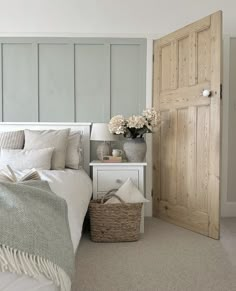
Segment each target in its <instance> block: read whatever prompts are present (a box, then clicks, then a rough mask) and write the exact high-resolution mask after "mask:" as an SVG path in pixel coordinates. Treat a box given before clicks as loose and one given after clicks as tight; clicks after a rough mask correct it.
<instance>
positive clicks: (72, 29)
mask: <svg viewBox="0 0 236 291" xmlns="http://www.w3.org/2000/svg"><path fill="white" fill-rule="evenodd" d="M235 8H236V1H235V0H225V1H223V0H214V1H213V0H208V1H206V0H178V1H176V0H0V33H14V34H15V33H19V34H22V33H23V32H25V33H36V32H37V33H44V34H45V33H76V34H77V33H86V34H88V33H92V34H94V33H108V34H114V33H117V34H120V33H122V34H123V33H138V34H155V33H168V32H171V31H173V30H176V29H177V28H178V27H181V26H183V25H186V24H188V23H190V22H192V21H194V20H197V19H198V18H201V17H204V16H206V15H208V14H211V13H213V12H215V11H217V10H223V12H224V19H225V21H224V28H225V33H228V34H233V33H236V17H235Z"/></svg>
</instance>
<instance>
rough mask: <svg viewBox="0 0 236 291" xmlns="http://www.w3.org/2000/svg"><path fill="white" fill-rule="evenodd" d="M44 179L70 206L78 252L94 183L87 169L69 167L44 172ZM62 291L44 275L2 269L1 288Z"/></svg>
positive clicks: (71, 224) (73, 233)
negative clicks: (33, 277)
mask: <svg viewBox="0 0 236 291" xmlns="http://www.w3.org/2000/svg"><path fill="white" fill-rule="evenodd" d="M39 173H40V176H41V178H42V180H46V181H48V182H49V185H50V187H51V189H52V191H53V192H55V193H56V194H57V195H58V196H60V197H62V198H64V199H65V200H66V202H67V205H68V218H69V226H70V231H71V239H72V242H73V246H74V251H76V249H77V247H78V245H79V241H80V237H81V231H82V226H83V221H84V216H85V214H86V211H87V208H88V204H89V201H90V198H91V195H92V183H91V180H90V178H89V176H88V175H87V174H86V172H85V171H84V170H71V169H66V170H62V171H56V170H55V171H48V170H44V171H40V172H39ZM36 290H37V291H58V288H57V287H56V286H55V285H54V284H53V283H52V282H50V281H49V280H48V279H46V278H45V277H44V276H40V277H38V278H37V279H32V278H29V277H27V276H19V275H16V274H11V273H8V272H6V273H1V272H0V291H36Z"/></svg>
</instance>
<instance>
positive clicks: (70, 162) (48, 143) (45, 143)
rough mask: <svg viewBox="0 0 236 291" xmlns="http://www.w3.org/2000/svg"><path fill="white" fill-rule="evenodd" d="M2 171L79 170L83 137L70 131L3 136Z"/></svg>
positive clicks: (0, 140) (0, 133)
mask: <svg viewBox="0 0 236 291" xmlns="http://www.w3.org/2000/svg"><path fill="white" fill-rule="evenodd" d="M0 148H1V154H0V168H4V167H5V166H6V165H10V166H11V167H12V168H14V169H17V170H25V169H32V168H36V169H40V170H63V169H65V168H71V169H79V167H80V163H81V155H80V152H81V133H80V132H79V131H72V132H70V129H63V130H29V129H25V130H24V131H23V130H20V131H13V132H0Z"/></svg>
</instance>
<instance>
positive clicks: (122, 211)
mask: <svg viewBox="0 0 236 291" xmlns="http://www.w3.org/2000/svg"><path fill="white" fill-rule="evenodd" d="M108 194H109V195H106V196H105V199H104V200H103V199H102V200H92V201H91V202H90V204H89V215H90V230H91V240H92V241H94V242H128V241H137V240H138V239H139V234H140V222H141V210H142V205H143V204H142V203H124V202H123V201H122V202H121V203H115V204H104V201H106V200H107V199H108V198H110V197H113V196H116V195H114V194H111V193H108ZM116 197H117V196H116Z"/></svg>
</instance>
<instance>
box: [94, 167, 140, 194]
mask: <svg viewBox="0 0 236 291" xmlns="http://www.w3.org/2000/svg"><path fill="white" fill-rule="evenodd" d="M128 178H131V179H132V181H133V182H134V183H135V184H136V186H137V187H139V171H138V170H109V171H107V170H106V171H103V170H98V171H97V183H98V185H97V191H98V192H107V191H109V190H111V189H117V188H119V187H120V186H121V185H122V184H123V183H124V182H125V181H126V180H127V179H128Z"/></svg>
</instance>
